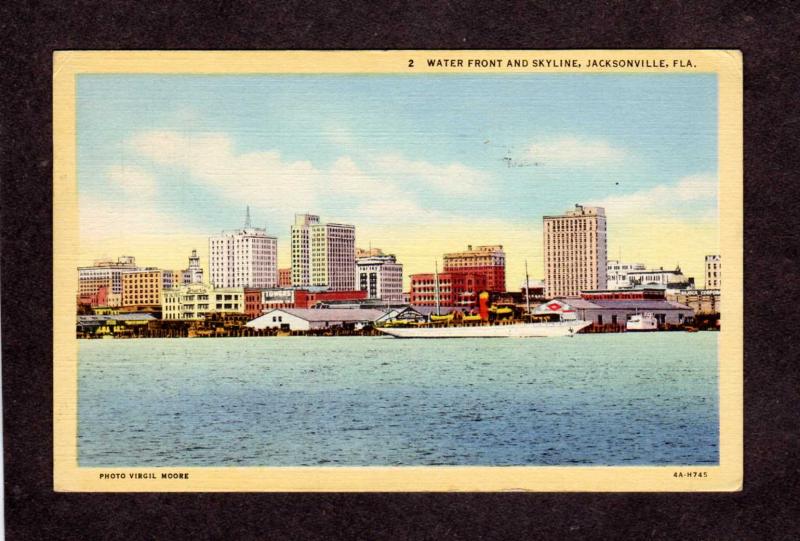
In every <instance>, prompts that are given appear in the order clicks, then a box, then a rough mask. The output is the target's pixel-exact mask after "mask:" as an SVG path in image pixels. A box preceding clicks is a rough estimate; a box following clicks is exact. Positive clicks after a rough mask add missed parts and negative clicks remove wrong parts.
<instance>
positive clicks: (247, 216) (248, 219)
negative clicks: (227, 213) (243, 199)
mask: <svg viewBox="0 0 800 541" xmlns="http://www.w3.org/2000/svg"><path fill="white" fill-rule="evenodd" d="M244 227H245V229H247V228H248V227H252V226H251V224H250V205H247V214H245V218H244Z"/></svg>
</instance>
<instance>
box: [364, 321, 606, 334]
mask: <svg viewBox="0 0 800 541" xmlns="http://www.w3.org/2000/svg"><path fill="white" fill-rule="evenodd" d="M589 325H591V322H590V321H582V320H575V321H563V322H554V323H514V324H511V325H480V326H474V327H473V326H464V327H457V326H453V327H395V328H382V327H378V329H377V330H379V331H380V332H382V333H384V334H388V335H389V336H393V337H395V338H546V337H552V336H571V335H573V334H575V333H577V332H578V331H579V330H581V329H583V328H584V327H588V326H589Z"/></svg>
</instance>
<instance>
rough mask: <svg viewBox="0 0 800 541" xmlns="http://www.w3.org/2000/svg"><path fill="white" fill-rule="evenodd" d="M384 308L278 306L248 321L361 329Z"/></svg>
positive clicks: (286, 327)
mask: <svg viewBox="0 0 800 541" xmlns="http://www.w3.org/2000/svg"><path fill="white" fill-rule="evenodd" d="M384 313H385V312H384V311H383V310H374V309H347V308H322V309H315V308H276V309H274V310H270V311H269V312H267V313H265V314H264V315H263V316H261V317H258V318H256V319H254V320H252V321H250V322H248V323H247V326H248V327H252V328H254V329H267V328H270V329H274V328H277V329H280V330H282V331H312V330H324V329H330V328H332V327H343V328H353V329H360V328H361V327H364V326H365V325H372V324H373V323H374V322H375V321H377V320H378V319H379V318H381V317H382V316H383V315H384Z"/></svg>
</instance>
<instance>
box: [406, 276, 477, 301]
mask: <svg viewBox="0 0 800 541" xmlns="http://www.w3.org/2000/svg"><path fill="white" fill-rule="evenodd" d="M485 290H486V275H485V274H484V273H473V272H461V271H458V272H455V271H454V272H441V273H439V275H438V278H437V276H436V274H434V273H424V274H412V275H411V294H410V298H409V301H410V304H412V305H413V306H436V304H437V298H438V304H439V306H460V307H467V308H471V307H474V306H477V304H478V294H479V293H480V292H481V291H485Z"/></svg>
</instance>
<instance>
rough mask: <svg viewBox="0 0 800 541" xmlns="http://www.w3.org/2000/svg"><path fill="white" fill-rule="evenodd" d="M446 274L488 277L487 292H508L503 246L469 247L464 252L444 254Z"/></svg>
mask: <svg viewBox="0 0 800 541" xmlns="http://www.w3.org/2000/svg"><path fill="white" fill-rule="evenodd" d="M443 260H444V272H453V271H456V272H471V273H476V274H483V275H485V276H486V290H487V291H489V292H492V293H501V292H503V291H505V290H506V253H505V252H504V251H503V246H502V245H500V244H494V245H490V246H476V247H475V248H474V249H473V247H472V245H468V246H467V249H466V250H465V251H463V252H451V253H447V254H444V257H443Z"/></svg>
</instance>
